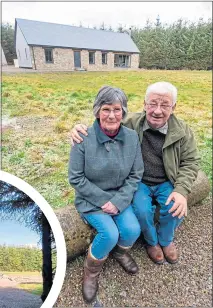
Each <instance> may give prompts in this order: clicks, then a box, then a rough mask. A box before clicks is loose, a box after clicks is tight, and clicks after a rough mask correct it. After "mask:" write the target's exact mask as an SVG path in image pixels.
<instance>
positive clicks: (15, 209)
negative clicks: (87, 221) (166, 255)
mask: <svg viewBox="0 0 213 308" xmlns="http://www.w3.org/2000/svg"><path fill="white" fill-rule="evenodd" d="M0 199H1V205H0V220H3V219H11V218H13V219H17V213H18V214H19V215H18V217H19V218H18V221H19V222H21V223H22V224H25V226H26V227H29V228H31V230H34V231H36V232H37V233H39V234H40V236H41V239H42V257H43V266H42V276H43V293H42V295H41V299H42V300H43V301H44V300H45V299H46V297H47V296H48V294H49V291H50V289H51V287H52V283H53V271H54V270H55V269H53V268H52V252H53V253H55V251H56V247H55V239H54V235H53V232H52V230H51V227H50V224H49V222H48V220H47V219H46V217H45V215H44V214H43V212H42V211H41V209H40V208H39V206H38V205H36V204H35V202H34V201H33V200H32V199H31V198H30V197H29V196H27V195H26V194H25V193H24V192H22V191H20V190H19V189H17V188H16V187H14V186H12V185H10V184H8V183H6V182H3V181H0Z"/></svg>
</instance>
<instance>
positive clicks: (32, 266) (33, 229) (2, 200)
mask: <svg viewBox="0 0 213 308" xmlns="http://www.w3.org/2000/svg"><path fill="white" fill-rule="evenodd" d="M65 271H66V246H65V240H64V236H63V232H62V229H61V226H60V224H59V221H58V219H57V217H56V215H55V213H54V211H53V210H52V208H51V207H50V205H49V204H48V203H47V202H46V200H45V199H44V198H43V197H42V196H41V195H40V194H39V193H38V192H37V191H36V190H35V189H34V188H33V187H32V186H30V185H29V184H27V183H26V182H24V181H23V180H21V179H20V178H18V177H16V176H14V175H11V174H9V173H7V172H4V171H0V307H16V308H25V307H26V308H29V307H31V308H40V307H42V308H49V307H52V306H53V305H54V303H55V301H56V300H57V297H58V295H59V292H60V290H61V287H62V284H63V281H64V276H65Z"/></svg>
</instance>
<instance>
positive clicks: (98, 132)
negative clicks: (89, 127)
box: [93, 119, 124, 143]
mask: <svg viewBox="0 0 213 308" xmlns="http://www.w3.org/2000/svg"><path fill="white" fill-rule="evenodd" d="M93 127H94V129H95V133H96V137H97V139H98V142H99V143H105V142H107V141H112V140H117V141H122V142H123V141H124V129H123V126H122V125H121V126H120V129H119V132H118V134H117V135H116V136H115V137H114V138H113V139H112V138H110V137H109V136H107V135H106V134H104V132H103V131H102V130H101V129H100V126H99V120H98V119H96V120H95V122H94V123H93Z"/></svg>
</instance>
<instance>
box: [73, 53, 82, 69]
mask: <svg viewBox="0 0 213 308" xmlns="http://www.w3.org/2000/svg"><path fill="white" fill-rule="evenodd" d="M74 64H75V67H81V52H80V51H74Z"/></svg>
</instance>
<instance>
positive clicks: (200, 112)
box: [2, 70, 212, 208]
mask: <svg viewBox="0 0 213 308" xmlns="http://www.w3.org/2000/svg"><path fill="white" fill-rule="evenodd" d="M211 78H212V74H211V72H210V71H160V70H157V71H154V70H152V71H146V70H141V71H138V72H127V71H125V72H86V73H85V72H81V73H79V72H78V73H52V74H51V73H48V74H25V75H22V74H17V75H4V74H3V76H2V82H3V83H2V99H3V103H2V115H3V117H5V118H8V119H11V120H13V121H14V122H13V123H16V128H15V129H14V128H11V129H8V130H5V132H4V133H3V138H2V139H3V147H2V169H3V170H4V171H7V172H10V173H12V174H14V175H16V176H18V177H20V178H21V179H23V180H25V181H27V182H28V183H29V184H31V185H32V186H33V187H35V188H36V189H37V190H38V191H39V192H40V193H41V194H42V195H43V196H44V198H46V200H47V201H48V202H49V203H50V205H51V206H52V207H53V208H58V207H62V206H65V205H67V204H72V203H73V200H74V191H73V189H72V188H71V187H70V185H69V183H68V180H67V167H68V159H69V152H70V143H69V131H70V129H71V128H72V127H73V125H74V124H76V123H84V124H87V125H90V124H92V122H93V120H94V118H93V115H92V105H93V100H94V98H95V96H96V94H97V92H98V90H99V88H100V87H101V86H102V85H113V86H116V87H120V88H122V89H123V90H124V91H125V93H126V94H127V96H128V98H129V103H128V107H129V111H131V112H136V111H141V110H142V108H143V107H142V104H143V99H144V94H145V90H146V88H147V86H148V85H149V84H150V83H153V82H156V81H160V80H165V81H169V82H172V83H173V84H174V85H175V86H176V87H177V88H178V91H179V94H178V102H177V107H176V111H175V113H176V115H177V116H179V117H180V118H182V119H184V120H186V121H187V122H188V123H189V125H190V126H191V128H192V130H193V131H194V133H195V136H196V140H197V144H198V148H199V151H200V155H201V158H202V169H203V170H204V171H205V172H206V173H207V175H208V177H209V179H211V174H212V173H211V169H212V168H211V167H212V133H211V130H212V109H211V101H212V94H211V88H212V80H211Z"/></svg>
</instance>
